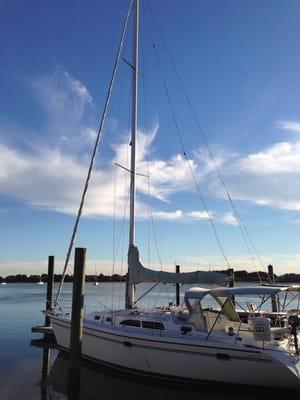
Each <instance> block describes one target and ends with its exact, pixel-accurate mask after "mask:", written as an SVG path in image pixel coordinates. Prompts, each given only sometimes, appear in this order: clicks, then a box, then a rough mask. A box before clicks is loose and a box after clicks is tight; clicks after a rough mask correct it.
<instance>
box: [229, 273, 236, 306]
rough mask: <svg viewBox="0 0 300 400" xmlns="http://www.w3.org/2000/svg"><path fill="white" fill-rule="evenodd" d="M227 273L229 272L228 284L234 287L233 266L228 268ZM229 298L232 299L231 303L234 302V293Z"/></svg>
mask: <svg viewBox="0 0 300 400" xmlns="http://www.w3.org/2000/svg"><path fill="white" fill-rule="evenodd" d="M228 273H229V282H228V286H229V287H234V284H235V280H234V269H233V268H229V270H228ZM231 300H232V303H233V304H235V297H234V295H233V296H231Z"/></svg>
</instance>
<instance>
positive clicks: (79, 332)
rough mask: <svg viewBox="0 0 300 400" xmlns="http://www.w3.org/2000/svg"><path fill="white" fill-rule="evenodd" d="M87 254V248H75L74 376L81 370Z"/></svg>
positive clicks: (72, 329)
mask: <svg viewBox="0 0 300 400" xmlns="http://www.w3.org/2000/svg"><path fill="white" fill-rule="evenodd" d="M85 255H86V249H85V248H82V247H77V248H76V249H75V263H74V281H73V294H72V317H71V318H72V319H71V335H70V364H69V372H70V375H72V376H73V377H74V375H77V373H78V374H79V371H80V358H81V346H82V336H83V317H84V308H83V307H84V287H85ZM72 380H73V379H72Z"/></svg>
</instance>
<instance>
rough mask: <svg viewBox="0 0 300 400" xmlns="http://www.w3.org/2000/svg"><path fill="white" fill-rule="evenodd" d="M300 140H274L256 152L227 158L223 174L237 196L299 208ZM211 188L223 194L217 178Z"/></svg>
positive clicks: (269, 204) (240, 198) (234, 196)
mask: <svg viewBox="0 0 300 400" xmlns="http://www.w3.org/2000/svg"><path fill="white" fill-rule="evenodd" d="M299 173H300V142H295V143H290V142H282V143H275V144H274V145H272V146H270V147H267V148H265V149H263V150H261V151H259V152H257V153H253V154H249V155H246V156H240V157H239V158H235V159H234V160H230V159H229V160H227V162H226V163H225V164H224V166H223V176H224V178H225V182H226V184H227V186H228V188H229V192H230V193H231V196H232V197H233V198H234V199H239V200H247V201H251V202H254V203H256V204H260V205H267V206H271V207H277V208H281V209H291V210H300V185H299ZM210 188H211V190H212V191H213V192H214V193H215V194H218V195H219V196H222V197H224V194H223V192H222V191H221V188H220V185H219V184H218V182H217V178H216V177H213V181H212V183H211V186H210Z"/></svg>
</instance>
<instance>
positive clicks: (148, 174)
mask: <svg viewBox="0 0 300 400" xmlns="http://www.w3.org/2000/svg"><path fill="white" fill-rule="evenodd" d="M143 43H144V41H143ZM141 50H142V63H143V69H144V71H146V67H145V55H144V49H143V46H142V49H141ZM143 92H144V102H143V105H144V120H145V126H149V124H148V120H147V116H148V112H147V110H148V107H147V102H146V100H147V96H146V84H145V78H144V79H143ZM146 168H147V178H148V185H147V186H148V188H147V191H148V210H147V211H148V213H149V214H148V221H149V222H150V226H149V233H148V238H149V242H148V265H150V227H152V231H153V238H154V244H155V249H156V253H157V257H158V259H159V264H160V270H161V271H162V261H161V256H160V252H159V247H158V240H157V235H156V230H155V224H154V218H153V207H152V198H151V185H150V170H149V160H148V158H147V160H146Z"/></svg>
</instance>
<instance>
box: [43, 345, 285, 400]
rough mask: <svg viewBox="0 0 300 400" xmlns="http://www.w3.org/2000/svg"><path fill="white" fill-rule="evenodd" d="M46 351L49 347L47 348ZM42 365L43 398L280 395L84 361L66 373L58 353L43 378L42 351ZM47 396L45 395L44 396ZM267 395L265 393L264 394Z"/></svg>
mask: <svg viewBox="0 0 300 400" xmlns="http://www.w3.org/2000/svg"><path fill="white" fill-rule="evenodd" d="M48 351H49V350H48ZM44 355H45V358H44V357H43V368H42V374H43V379H42V386H43V382H46V381H47V384H46V385H45V386H44V388H43V390H42V397H41V398H42V400H44V399H48V400H50V399H51V400H53V399H61V400H79V399H80V400H98V399H104V398H109V399H120V398H124V397H125V398H130V399H139V400H147V399H151V400H153V399H155V400H162V399H164V400H165V399H166V398H168V399H171V398H172V400H179V399H180V400H182V399H183V398H188V399H190V400H194V399H195V400H196V399H197V400H199V399H201V400H220V399H227V398H228V399H229V398H230V399H240V398H243V399H246V400H247V399H249V400H250V399H259V398H266V395H271V396H272V398H277V397H276V396H277V395H280V396H282V394H280V393H279V392H278V390H277V391H276V393H275V392H272V391H270V390H267V389H253V388H251V387H237V386H234V385H207V384H186V383H185V384H183V383H174V382H165V381H164V382H163V381H158V380H153V379H150V378H141V377H136V376H133V375H131V374H126V373H123V372H122V373H121V372H117V371H114V370H110V369H108V368H105V367H99V366H96V365H94V364H91V363H88V362H86V361H83V362H82V365H81V368H80V371H77V375H76V374H75V376H74V375H73V376H72V375H71V376H70V374H69V373H68V367H69V362H68V356H67V354H66V353H64V352H59V354H58V356H57V358H56V359H55V362H54V364H53V366H52V368H51V371H50V373H49V376H48V378H47V380H46V381H45V379H44V378H45V373H46V371H47V368H46V364H47V362H46V360H47V359H48V360H49V357H48V358H47V353H44ZM45 396H46V397H45ZM267 397H268V396H267Z"/></svg>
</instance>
